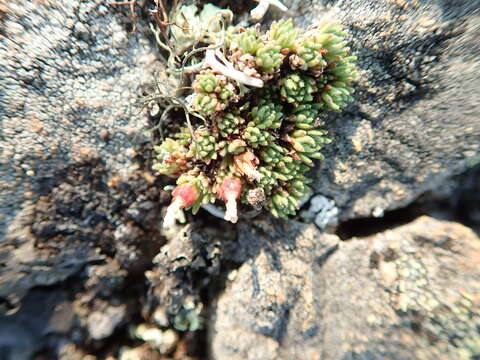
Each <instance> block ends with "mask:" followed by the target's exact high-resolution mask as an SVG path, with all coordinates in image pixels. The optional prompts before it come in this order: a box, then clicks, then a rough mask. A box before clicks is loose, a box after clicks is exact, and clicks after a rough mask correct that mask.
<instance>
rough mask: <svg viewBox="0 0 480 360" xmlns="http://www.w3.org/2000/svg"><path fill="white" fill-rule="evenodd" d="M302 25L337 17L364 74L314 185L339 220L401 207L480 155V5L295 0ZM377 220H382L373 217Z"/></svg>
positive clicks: (338, 119) (333, 126)
mask: <svg viewBox="0 0 480 360" xmlns="http://www.w3.org/2000/svg"><path fill="white" fill-rule="evenodd" d="M289 5H290V9H291V11H292V13H294V14H302V16H299V17H297V18H296V20H297V21H299V22H301V23H303V24H305V25H308V24H311V23H315V21H316V20H319V19H320V18H324V17H325V18H338V19H340V20H341V21H342V22H343V23H344V24H345V25H346V27H347V29H348V30H349V32H350V34H351V36H350V41H351V48H352V52H353V53H355V54H356V55H357V56H358V67H359V70H360V71H359V72H360V77H359V79H358V80H357V84H356V93H355V98H356V101H355V103H354V104H352V105H351V106H350V107H349V108H347V109H346V110H345V111H344V112H343V113H342V114H333V115H332V116H329V117H328V118H327V119H326V122H327V127H328V129H329V133H330V136H331V138H332V139H334V143H333V144H331V145H329V146H327V147H326V148H325V151H324V154H325V157H326V161H325V162H323V164H322V165H321V166H320V168H319V170H318V171H317V173H318V176H317V179H316V181H315V183H314V184H313V187H314V189H315V192H319V193H321V194H323V195H325V196H327V197H329V198H332V199H334V200H335V202H336V204H337V206H339V207H340V209H341V212H340V218H341V220H345V219H349V218H356V217H364V216H372V215H373V216H375V215H376V214H377V215H378V214H381V213H382V211H385V210H392V209H395V208H399V207H403V206H406V205H407V204H409V203H410V202H412V201H413V200H415V199H416V198H417V197H418V196H419V195H420V194H422V193H424V192H425V191H427V190H431V189H435V188H437V187H438V186H439V185H440V184H441V183H442V182H443V181H445V179H446V178H447V177H450V176H452V175H454V174H458V173H460V172H462V171H464V170H465V169H467V168H468V166H469V164H470V160H472V159H474V158H475V156H478V154H479V153H480V121H479V118H478V117H479V115H478V114H479V111H478V109H479V108H480V97H478V96H475V95H474V94H477V93H478V89H480V78H479V77H478V73H479V71H480V61H479V58H480V47H479V42H478V36H479V35H480V25H479V23H480V21H479V20H480V2H479V1H470V0H461V1H455V2H448V1H438V2H431V1H419V2H410V1H386V0H385V1H368V0H355V1H335V0H313V1H295V0H294V1H290V4H289ZM374 213H375V214H374Z"/></svg>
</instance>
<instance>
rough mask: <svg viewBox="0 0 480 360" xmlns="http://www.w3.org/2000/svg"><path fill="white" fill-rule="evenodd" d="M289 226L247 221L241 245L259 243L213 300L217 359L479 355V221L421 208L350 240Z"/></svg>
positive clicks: (211, 336)
mask: <svg viewBox="0 0 480 360" xmlns="http://www.w3.org/2000/svg"><path fill="white" fill-rule="evenodd" d="M260 227H262V228H263V229H269V227H270V225H268V224H263V223H262V224H261V225H260ZM263 229H262V230H263ZM285 229H292V231H296V235H292V233H291V232H287V236H286V237H277V236H276V235H275V234H273V235H272V232H269V231H259V229H258V226H255V230H254V231H251V230H250V229H249V228H248V227H247V226H241V228H240V234H239V236H240V239H239V242H240V244H243V246H249V247H250V249H252V248H255V249H256V250H255V251H249V252H248V253H249V256H250V259H249V260H247V261H246V262H245V263H243V265H241V266H240V268H239V269H238V270H235V271H234V273H233V274H232V276H230V277H229V279H230V280H229V281H228V282H227V284H226V289H225V291H224V293H223V294H221V296H220V297H219V298H218V300H217V302H216V305H215V307H214V312H213V316H212V319H211V321H212V326H211V329H210V330H211V332H210V339H211V350H212V356H213V358H214V359H232V360H235V359H385V358H388V359H410V358H415V359H438V358H442V359H459V358H465V359H467V358H475V356H478V353H479V350H480V337H479V336H478V326H479V325H480V301H479V298H478V293H479V290H480V270H479V268H478V256H480V241H479V240H480V239H479V238H478V237H477V236H476V235H475V234H474V233H473V232H472V231H471V230H470V229H468V228H466V227H464V226H462V225H459V224H456V223H451V222H442V221H438V220H434V219H432V218H428V217H422V218H419V219H418V220H416V221H415V222H413V223H411V224H408V225H405V226H403V227H399V228H397V229H395V230H389V231H386V232H384V233H380V234H378V235H376V236H372V237H371V238H360V239H353V240H351V241H349V242H339V239H338V238H337V237H336V236H335V235H326V234H322V233H320V232H319V231H318V230H317V229H316V228H315V227H314V226H313V225H310V226H305V225H303V226H300V225H298V224H296V223H293V222H291V223H289V224H288V225H287V226H285V228H284V230H285ZM293 229H295V230H293ZM281 233H282V232H280V231H279V232H278V234H281ZM287 239H288V240H287ZM247 244H254V245H247ZM452 339H455V340H454V342H452Z"/></svg>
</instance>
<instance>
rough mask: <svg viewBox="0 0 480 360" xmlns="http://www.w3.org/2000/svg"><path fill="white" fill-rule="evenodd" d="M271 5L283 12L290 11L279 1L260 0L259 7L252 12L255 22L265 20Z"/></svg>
mask: <svg viewBox="0 0 480 360" xmlns="http://www.w3.org/2000/svg"><path fill="white" fill-rule="evenodd" d="M270 5H272V6H275V7H276V8H278V9H280V10H281V11H288V8H287V7H286V6H285V5H283V4H282V3H281V2H280V1H279V0H259V1H258V5H257V6H256V7H255V8H253V9H252V11H250V16H251V17H252V18H253V19H255V20H261V19H263V17H264V16H265V14H266V13H267V11H268V8H269V7H270Z"/></svg>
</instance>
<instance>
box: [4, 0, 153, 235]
mask: <svg viewBox="0 0 480 360" xmlns="http://www.w3.org/2000/svg"><path fill="white" fill-rule="evenodd" d="M121 18H122V17H121V15H120V14H115V11H114V9H113V8H110V9H108V8H107V7H106V3H105V1H103V0H95V1H87V2H85V1H79V0H69V1H63V2H62V3H59V4H55V5H53V4H49V3H42V2H22V1H18V2H17V1H12V2H9V4H8V5H6V12H5V16H2V18H1V19H0V21H1V23H2V24H1V28H2V30H1V33H0V59H2V61H1V62H0V88H1V89H2V90H1V96H0V118H1V120H2V128H1V137H0V149H2V159H1V163H2V166H0V187H1V189H2V196H1V197H0V239H2V238H3V235H4V234H5V231H6V230H7V228H8V227H9V226H10V225H11V224H12V221H13V219H14V217H15V216H16V215H17V214H18V213H19V212H20V211H21V209H22V208H23V207H25V206H26V204H27V203H28V202H29V201H35V200H36V199H38V197H39V196H40V195H42V194H45V193H48V192H50V191H51V185H52V182H54V181H53V180H54V179H55V178H56V177H59V176H61V173H62V171H63V170H64V169H66V168H68V167H69V166H70V167H71V166H78V165H79V164H82V163H86V162H89V161H91V160H92V159H101V160H102V162H103V163H104V164H105V167H106V169H107V170H108V175H107V176H108V178H113V177H118V178H120V179H121V180H123V181H127V180H128V177H129V175H130V174H131V173H132V172H133V171H135V170H136V169H137V168H138V165H137V164H135V162H134V161H133V158H134V157H135V156H136V152H135V150H136V148H137V147H138V146H139V145H140V144H142V143H143V142H145V141H148V140H147V139H148V138H149V132H148V129H149V126H148V122H147V118H146V116H145V115H143V114H139V108H138V106H137V105H136V103H137V101H138V99H139V96H141V91H140V87H141V86H142V85H144V84H145V83H147V82H151V81H152V80H153V77H152V72H151V71H152V70H153V68H154V66H155V59H156V57H155V52H154V50H153V49H152V46H151V43H150V42H149V41H148V39H147V38H146V37H145V36H144V35H143V34H141V33H136V34H127V33H126V29H125V28H124V26H123V25H122V23H121ZM119 34H123V38H122V39H119V36H120V35H119ZM12 230H14V229H12ZM0 241H1V240H0Z"/></svg>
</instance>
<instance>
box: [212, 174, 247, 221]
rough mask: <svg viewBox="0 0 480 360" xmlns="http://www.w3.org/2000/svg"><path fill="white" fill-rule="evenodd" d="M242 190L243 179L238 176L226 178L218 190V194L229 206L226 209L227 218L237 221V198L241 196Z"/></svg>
mask: <svg viewBox="0 0 480 360" xmlns="http://www.w3.org/2000/svg"><path fill="white" fill-rule="evenodd" d="M241 191H242V181H241V180H240V179H238V178H226V179H225V180H223V182H222V185H220V188H219V189H218V191H217V194H218V196H220V198H221V199H222V200H223V201H224V202H225V205H226V207H227V209H226V211H225V220H227V221H230V222H232V223H236V222H237V220H238V215H237V199H238V198H240V193H241Z"/></svg>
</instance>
